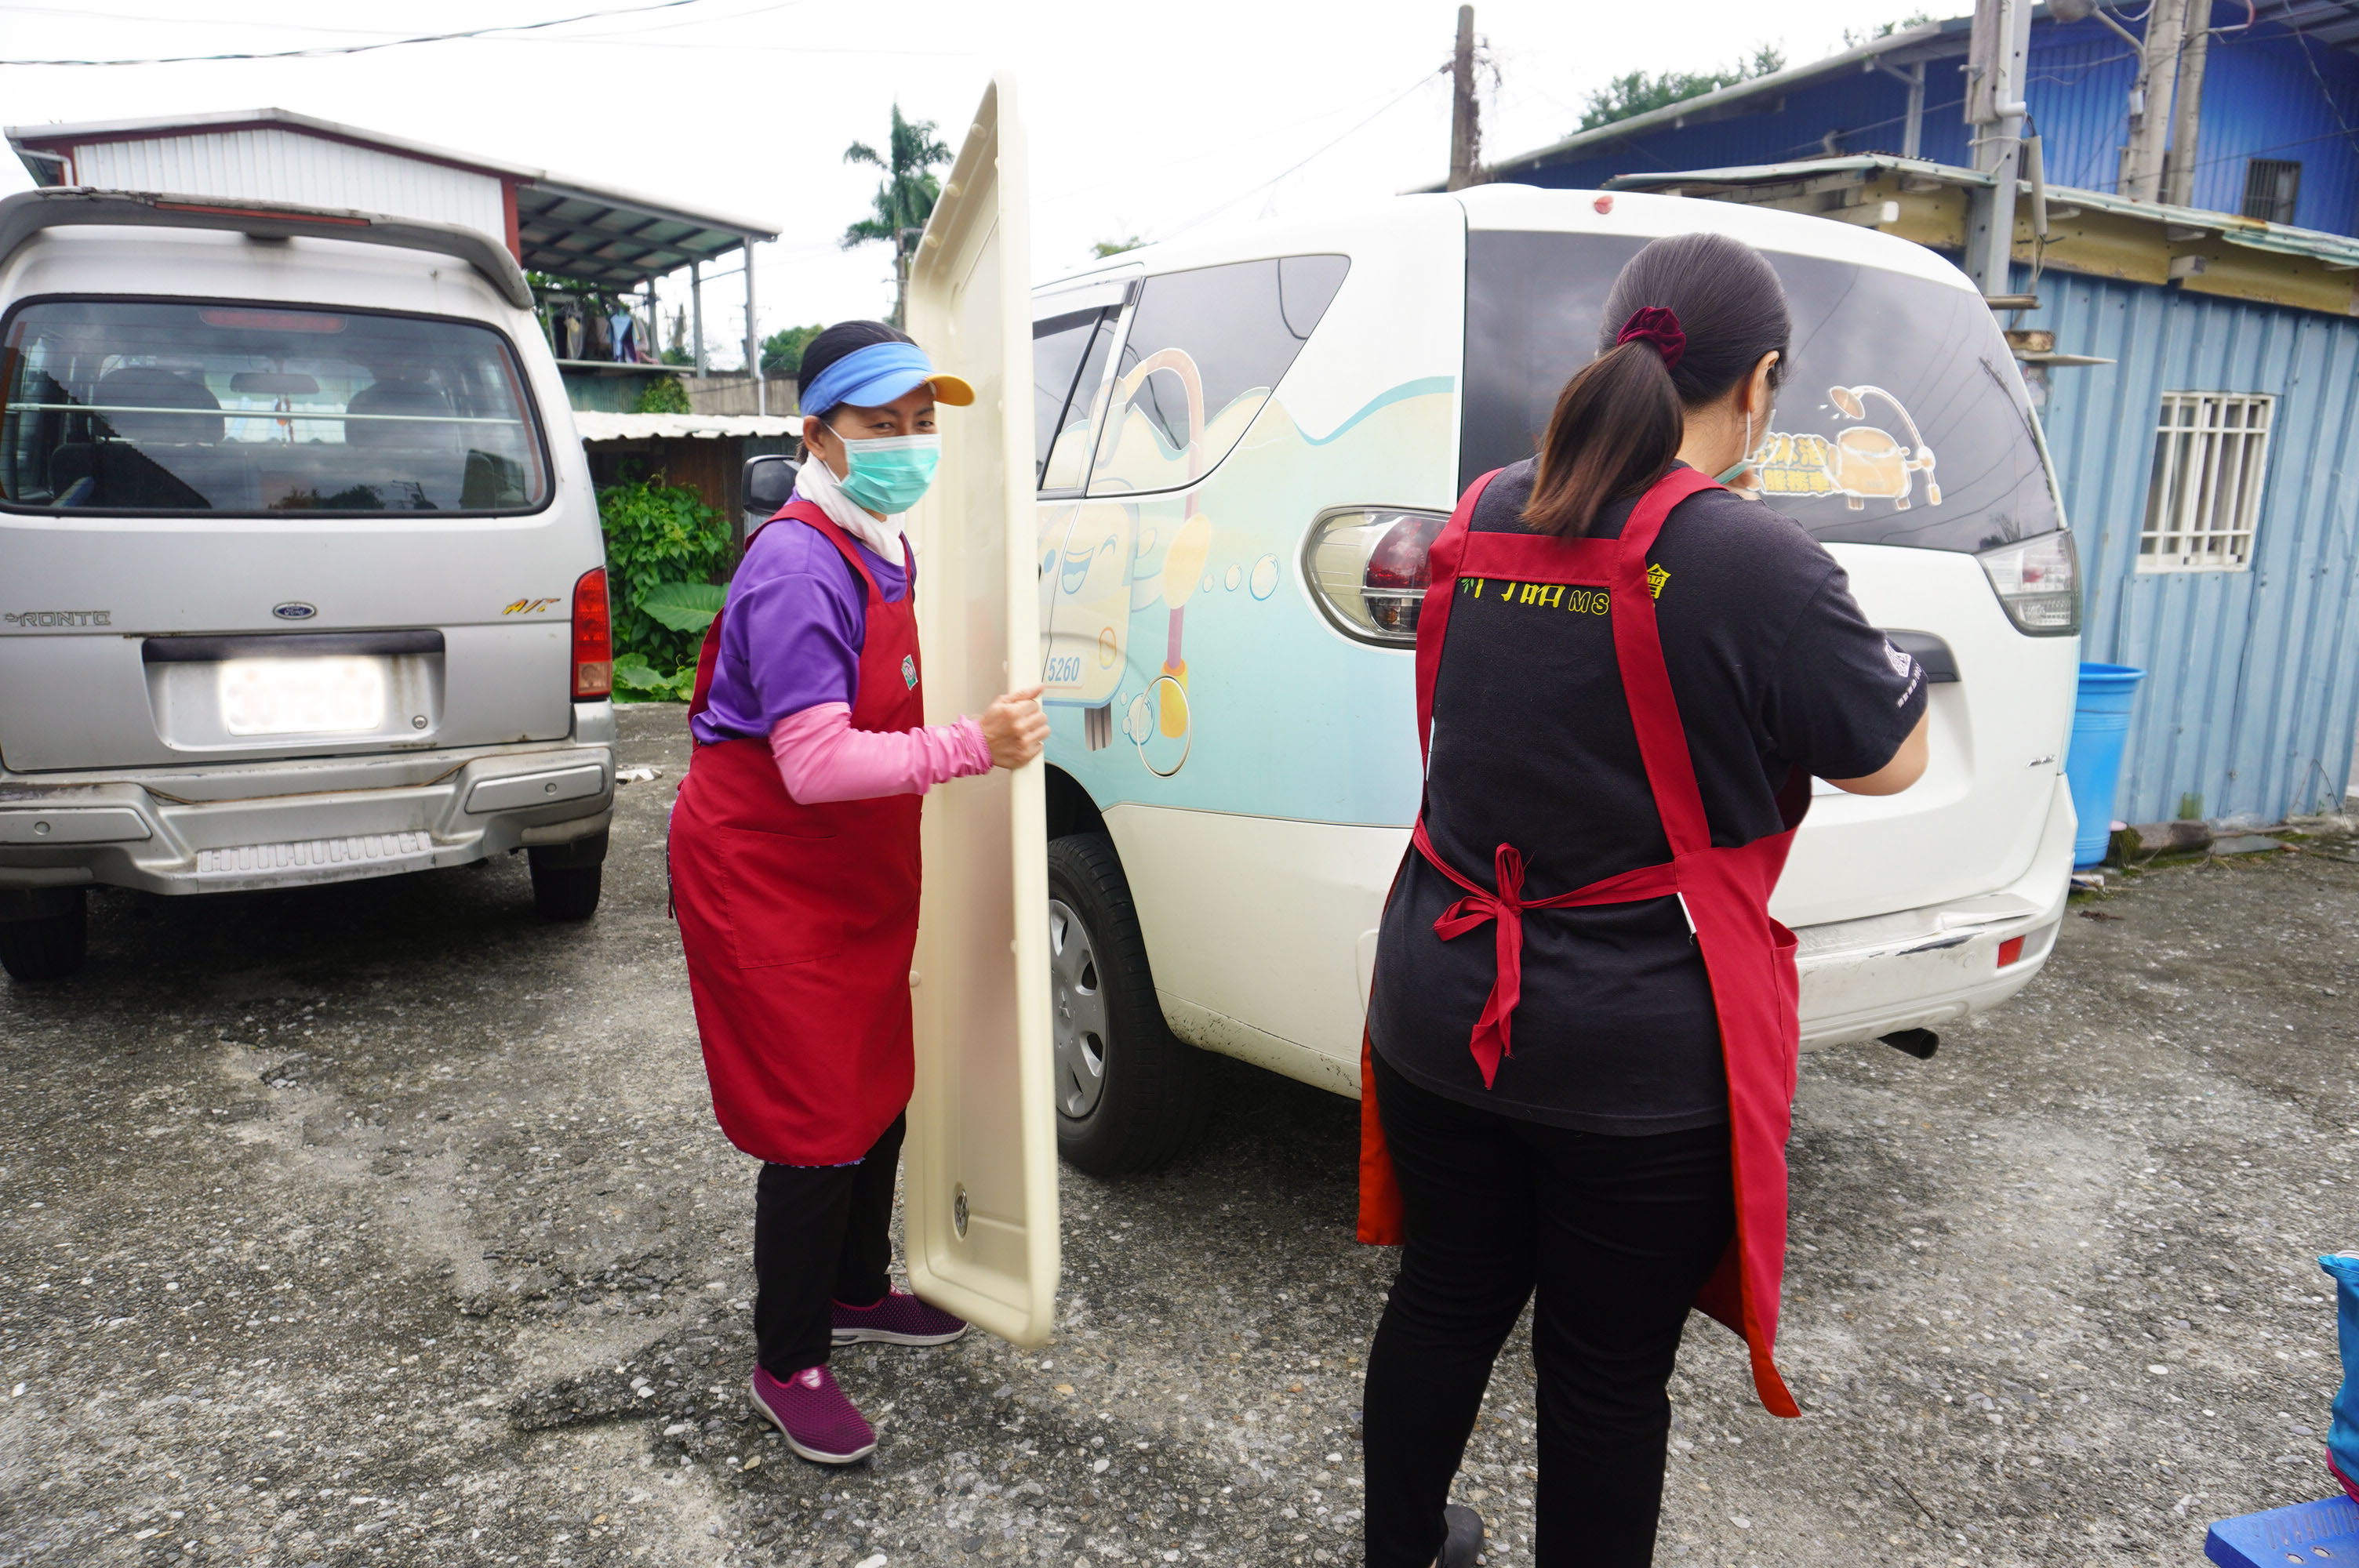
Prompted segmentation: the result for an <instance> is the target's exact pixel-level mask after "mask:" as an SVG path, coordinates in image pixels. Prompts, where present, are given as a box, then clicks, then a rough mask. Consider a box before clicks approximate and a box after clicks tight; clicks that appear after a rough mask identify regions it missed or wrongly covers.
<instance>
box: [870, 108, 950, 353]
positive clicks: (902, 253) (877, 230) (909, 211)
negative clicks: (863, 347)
mask: <svg viewBox="0 0 2359 1568" xmlns="http://www.w3.org/2000/svg"><path fill="white" fill-rule="evenodd" d="M935 129H936V126H935V124H934V123H933V122H932V121H931V120H905V119H903V118H902V117H901V106H900V105H899V104H898V103H896V104H894V105H893V135H892V139H891V140H890V141H888V142H887V143H886V150H885V151H884V152H883V153H879V152H878V151H877V150H876V149H875V147H872V146H869V145H868V144H867V143H866V142H854V143H853V144H852V145H851V146H848V147H846V148H844V149H843V161H844V162H846V163H864V164H870V165H873V166H875V168H880V169H883V170H884V171H885V178H884V179H883V180H882V181H880V182H879V183H878V185H877V187H876V196H875V204H876V211H875V214H874V215H873V216H871V217H866V218H863V219H861V220H860V221H859V222H856V223H853V224H852V225H851V226H850V227H848V228H846V229H845V230H844V231H843V248H844V249H845V250H847V251H848V250H851V249H852V248H853V246H855V245H866V244H875V243H880V242H881V243H885V244H888V245H891V246H892V247H893V282H894V297H893V325H895V326H896V327H899V326H902V325H903V324H904V321H905V318H906V317H907V316H908V305H909V252H910V251H911V249H912V248H914V247H915V246H916V244H917V243H918V235H919V233H921V232H924V230H925V227H926V220H927V219H928V218H929V217H931V216H932V215H933V211H934V203H935V202H936V201H937V200H940V197H941V193H942V187H941V182H940V180H938V179H936V178H934V177H933V174H932V173H931V170H932V169H933V168H934V166H935V165H937V164H945V163H948V162H950V161H951V158H952V157H953V156H955V155H953V154H952V153H951V149H950V148H949V147H948V146H945V145H944V144H943V143H942V142H941V140H940V138H938V137H937V136H936V135H934V132H935Z"/></svg>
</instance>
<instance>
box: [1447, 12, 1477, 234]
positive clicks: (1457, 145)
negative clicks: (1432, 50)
mask: <svg viewBox="0 0 2359 1568" xmlns="http://www.w3.org/2000/svg"><path fill="white" fill-rule="evenodd" d="M1481 116H1482V110H1481V109H1480V107H1478V106H1477V105H1476V103H1475V102H1474V7H1473V6H1472V5H1461V6H1460V7H1458V49H1457V52H1456V53H1455V54H1453V55H1452V56H1451V61H1450V183H1449V184H1448V185H1446V186H1444V187H1443V188H1442V189H1445V190H1463V189H1466V188H1467V187H1468V186H1470V185H1477V184H1480V183H1481V182H1482V178H1483V175H1482V168H1483V122H1482V118H1481Z"/></svg>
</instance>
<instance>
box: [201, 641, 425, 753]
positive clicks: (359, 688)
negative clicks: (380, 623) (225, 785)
mask: <svg viewBox="0 0 2359 1568" xmlns="http://www.w3.org/2000/svg"><path fill="white" fill-rule="evenodd" d="M391 664H392V661H391V660H389V659H372V658H357V657H354V658H346V657H335V658H310V659H224V660H223V661H222V665H221V676H220V692H221V713H222V728H223V729H224V730H228V731H229V732H230V733H231V734H233V735H351V734H359V733H364V732H366V731H368V730H379V729H383V728H384V726H385V697H386V687H387V686H388V685H389V684H390V682H389V680H388V676H390V674H391V668H390V666H391Z"/></svg>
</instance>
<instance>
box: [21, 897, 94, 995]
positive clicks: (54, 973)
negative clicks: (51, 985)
mask: <svg viewBox="0 0 2359 1568" xmlns="http://www.w3.org/2000/svg"><path fill="white" fill-rule="evenodd" d="M34 896H35V898H37V899H38V901H39V903H41V904H42V905H43V906H45V908H46V909H47V911H48V912H47V913H44V914H37V915H34V916H33V917H32V918H31V919H28V920H0V969H5V970H7V971H8V973H9V976H10V977H11V978H12V979H17V980H56V979H64V978H65V977H66V976H68V975H71V974H72V973H73V972H74V971H75V970H76V969H79V968H82V957H83V956H84V955H85V954H86V953H88V952H89V950H90V902H89V900H88V899H87V898H86V897H84V896H83V892H82V889H80V888H55V889H43V890H41V892H38V893H37V894H35V895H34Z"/></svg>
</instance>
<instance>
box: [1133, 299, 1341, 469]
mask: <svg viewBox="0 0 2359 1568" xmlns="http://www.w3.org/2000/svg"><path fill="white" fill-rule="evenodd" d="M1351 265H1352V264H1351V260H1350V258H1349V257H1346V256H1335V255H1312V256H1286V257H1283V258H1279V259H1275V260H1269V261H1251V262H1238V263H1235V264H1234V265H1228V266H1208V267H1199V268H1197V269H1196V270H1194V271H1192V272H1172V273H1165V274H1163V275H1162V276H1158V277H1150V278H1148V279H1147V282H1146V284H1145V286H1144V287H1143V288H1142V290H1141V292H1140V294H1139V297H1138V303H1137V305H1136V307H1135V308H1133V309H1132V312H1131V322H1130V334H1129V336H1128V338H1127V339H1126V340H1125V341H1124V343H1123V347H1122V357H1121V359H1120V360H1119V361H1118V362H1116V365H1115V376H1114V392H1113V396H1112V398H1111V400H1110V404H1109V406H1110V408H1111V409H1112V413H1111V414H1110V415H1109V417H1108V422H1107V424H1106V429H1105V436H1104V438H1103V439H1102V440H1100V441H1099V443H1098V454H1097V465H1096V467H1095V468H1094V469H1093V470H1092V472H1091V475H1090V493H1091V494H1092V495H1109V494H1114V495H1119V494H1125V493H1128V492H1135V491H1148V490H1175V489H1178V488H1180V487H1181V486H1184V485H1188V484H1192V483H1193V482H1195V481H1197V480H1199V479H1201V478H1202V477H1203V476H1204V475H1205V474H1207V473H1209V472H1211V471H1212V469H1213V468H1214V467H1215V466H1217V465H1218V464H1219V463H1220V461H1221V460H1222V459H1223V458H1225V457H1227V456H1228V455H1229V450H1230V449H1231V448H1233V447H1234V446H1235V445H1236V444H1237V441H1238V439H1239V438H1241V437H1243V436H1244V435H1245V428H1246V427H1247V426H1249V425H1251V424H1252V423H1253V422H1254V418H1255V416H1256V415H1258V414H1259V413H1260V412H1261V409H1262V406H1263V405H1264V404H1266V403H1267V402H1268V401H1269V399H1270V395H1271V394H1272V393H1273V392H1275V391H1276V390H1277V384H1278V382H1279V380H1280V379H1281V378H1283V377H1284V376H1285V374H1286V372H1287V368H1288V366H1289V365H1291V364H1293V363H1294V356H1295V355H1297V354H1299V353H1300V352H1301V351H1302V345H1303V344H1304V343H1305V342H1307V341H1310V334H1311V332H1312V331H1313V330H1316V329H1317V327H1318V325H1319V321H1320V319H1321V317H1323V316H1324V315H1326V313H1327V307H1328V306H1329V305H1330V304H1331V303H1332V302H1333V300H1334V297H1335V293H1336V290H1338V289H1340V288H1341V287H1343V275H1344V274H1345V273H1346V272H1347V271H1349V270H1350V268H1351Z"/></svg>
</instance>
